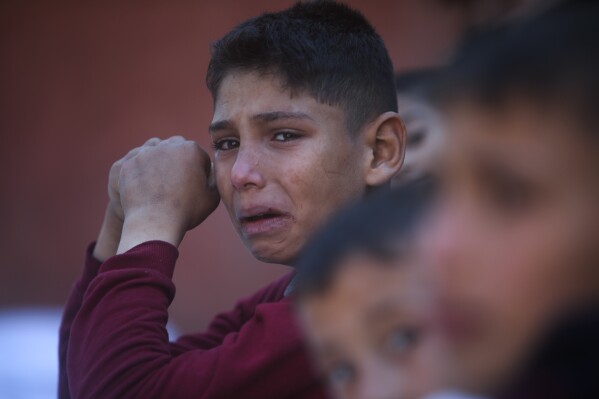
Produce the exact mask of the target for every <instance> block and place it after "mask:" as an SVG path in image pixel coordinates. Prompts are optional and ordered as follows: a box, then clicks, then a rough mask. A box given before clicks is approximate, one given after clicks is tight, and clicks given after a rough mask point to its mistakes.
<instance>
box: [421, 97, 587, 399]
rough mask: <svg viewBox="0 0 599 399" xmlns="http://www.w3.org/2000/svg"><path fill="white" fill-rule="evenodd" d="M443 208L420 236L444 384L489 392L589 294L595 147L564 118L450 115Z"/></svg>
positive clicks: (475, 111)
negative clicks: (444, 358)
mask: <svg viewBox="0 0 599 399" xmlns="http://www.w3.org/2000/svg"><path fill="white" fill-rule="evenodd" d="M447 116H448V137H451V139H450V140H448V144H447V147H446V153H445V155H446V156H445V158H444V160H443V161H442V163H441V165H440V166H441V167H440V168H439V170H440V175H441V181H442V193H443V195H442V200H441V201H440V202H439V205H438V208H437V209H436V211H435V212H433V214H432V215H431V220H430V224H429V225H428V230H425V231H426V234H425V235H424V236H423V237H424V238H423V241H422V244H423V247H422V253H423V254H424V255H425V256H427V257H428V261H427V262H426V264H428V265H429V266H430V267H431V268H430V271H431V276H432V277H433V282H434V284H435V292H436V294H437V297H438V298H437V300H438V302H437V305H438V321H439V322H440V327H441V330H442V332H443V333H444V336H445V338H446V340H447V343H448V346H449V348H450V349H451V353H452V363H453V366H452V369H451V371H452V372H453V374H454V375H453V378H454V380H455V381H456V382H457V384H459V385H461V386H462V387H466V388H470V389H477V390H481V391H488V390H489V389H493V388H494V387H496V386H497V385H499V384H501V383H502V382H504V381H505V379H506V378H509V377H510V373H511V372H514V371H515V368H516V367H517V365H518V364H519V362H521V361H522V360H523V357H524V356H526V355H527V352H528V350H529V348H530V347H531V346H532V343H533V342H535V340H536V339H537V338H538V335H539V334H540V333H542V330H543V328H545V326H546V325H547V323H549V322H550V319H551V318H553V317H555V316H556V314H557V313H558V312H559V311H560V310H562V309H564V308H566V307H568V306H572V305H573V304H574V303H576V302H578V301H583V300H585V298H588V297H590V296H593V295H596V293H598V292H599V284H598V283H599V278H598V268H597V261H598V260H599V252H598V250H599V245H597V237H599V208H597V204H598V203H599V185H598V184H597V181H598V180H597V177H598V176H597V170H598V168H597V150H596V148H597V147H596V143H593V142H592V140H589V139H588V138H586V137H585V133H584V132H580V131H577V129H576V128H575V127H574V126H573V125H572V124H570V123H568V121H569V119H568V118H567V117H566V115H564V111H563V109H560V108H558V107H555V108H548V107H543V108H535V107H533V106H531V104H530V103H529V102H528V101H525V100H519V99H517V98H516V99H514V100H512V101H511V102H510V103H508V105H507V106H506V107H504V108H502V109H495V110H493V111H488V110H485V109H482V108H480V107H477V106H476V105H472V104H470V103H461V104H460V103H458V104H457V105H454V107H453V108H451V109H450V110H449V111H448V115H447Z"/></svg>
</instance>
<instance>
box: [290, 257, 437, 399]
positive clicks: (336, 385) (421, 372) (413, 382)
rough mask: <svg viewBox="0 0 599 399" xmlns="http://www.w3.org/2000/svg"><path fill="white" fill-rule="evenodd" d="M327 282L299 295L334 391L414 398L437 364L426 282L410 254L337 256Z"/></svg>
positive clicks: (429, 386)
mask: <svg viewBox="0 0 599 399" xmlns="http://www.w3.org/2000/svg"><path fill="white" fill-rule="evenodd" d="M342 262H343V265H342V266H341V267H342V268H341V269H340V271H339V272H338V274H337V275H336V276H335V279H334V281H333V282H332V283H331V286H330V287H328V288H327V289H326V291H325V292H324V293H322V294H315V295H312V296H307V297H306V298H303V299H302V300H301V301H300V304H299V315H300V322H301V325H302V327H303V329H304V331H305V332H306V336H307V337H308V340H309V343H310V346H311V349H312V352H313V354H314V356H315V359H316V362H317V365H318V367H319V369H320V370H321V372H322V373H323V374H324V376H325V377H326V379H327V380H328V382H329V386H330V387H331V390H332V392H333V394H334V395H335V397H337V398H398V399H400V398H420V397H422V396H423V394H425V393H428V392H430V391H431V390H433V389H435V388H436V386H437V385H438V383H439V381H438V380H437V374H436V371H437V369H438V368H440V366H441V361H442V358H441V354H440V352H439V351H438V347H437V344H436V342H437V340H436V339H435V338H434V337H433V336H432V335H431V333H430V330H429V329H428V328H427V324H428V321H427V319H428V308H427V306H428V305H427V304H428V303H427V300H426V297H425V294H424V293H425V292H426V291H425V290H423V289H422V287H421V286H420V284H419V279H418V278H417V276H416V275H415V272H414V269H413V268H412V267H410V265H409V263H410V261H408V260H405V261H404V260H402V261H400V262H401V265H395V264H378V263H380V261H378V260H376V259H372V258H371V257H368V256H366V255H357V254H354V255H353V256H350V257H349V258H348V259H346V260H343V261H342Z"/></svg>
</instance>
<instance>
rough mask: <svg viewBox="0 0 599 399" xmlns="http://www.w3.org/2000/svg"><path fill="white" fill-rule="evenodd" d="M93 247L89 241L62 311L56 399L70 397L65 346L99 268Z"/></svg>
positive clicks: (68, 398) (67, 398) (93, 244)
mask: <svg viewBox="0 0 599 399" xmlns="http://www.w3.org/2000/svg"><path fill="white" fill-rule="evenodd" d="M94 247H95V242H94V243H91V244H90V245H89V246H88V248H87V251H86V256H85V265H84V267H83V274H82V275H81V277H80V278H79V280H77V282H75V284H74V285H73V288H72V289H71V292H70V294H69V297H68V299H67V303H66V305H65V307H64V311H63V313H62V320H61V323H60V330H59V343H58V359H59V362H58V363H59V367H58V373H59V374H58V399H70V398H71V395H70V393H69V381H68V378H67V371H66V361H67V348H68V343H69V337H70V334H71V325H72V323H73V319H74V318H75V316H76V315H77V312H78V311H79V308H80V307H81V302H82V301H83V294H84V293H85V290H86V289H87V286H88V285H89V283H90V282H91V281H92V280H93V278H94V277H96V275H97V274H98V269H99V268H100V264H101V263H100V262H99V261H98V260H96V259H95V258H94V257H93V256H92V253H93V251H94Z"/></svg>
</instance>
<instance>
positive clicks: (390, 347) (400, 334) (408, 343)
mask: <svg viewBox="0 0 599 399" xmlns="http://www.w3.org/2000/svg"><path fill="white" fill-rule="evenodd" d="M419 338H420V331H419V330H417V329H415V328H407V327H398V328H395V329H393V330H391V331H390V332H389V334H387V336H386V337H385V341H384V347H385V350H386V351H388V352H389V353H393V354H397V355H401V354H403V353H405V352H407V351H408V350H410V349H411V348H412V347H413V346H414V345H415V344H416V343H417V341H418V339H419Z"/></svg>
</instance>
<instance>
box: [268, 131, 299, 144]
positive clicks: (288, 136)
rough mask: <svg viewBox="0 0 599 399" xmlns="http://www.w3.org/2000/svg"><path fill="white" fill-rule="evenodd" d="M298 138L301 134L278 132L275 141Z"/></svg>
mask: <svg viewBox="0 0 599 399" xmlns="http://www.w3.org/2000/svg"><path fill="white" fill-rule="evenodd" d="M297 138H299V134H297V133H294V132H286V131H283V132H278V133H277V134H275V136H274V140H275V141H282V142H285V141H291V140H295V139H297Z"/></svg>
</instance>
